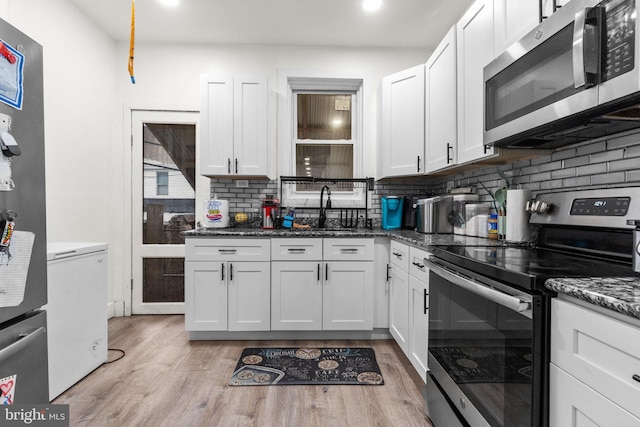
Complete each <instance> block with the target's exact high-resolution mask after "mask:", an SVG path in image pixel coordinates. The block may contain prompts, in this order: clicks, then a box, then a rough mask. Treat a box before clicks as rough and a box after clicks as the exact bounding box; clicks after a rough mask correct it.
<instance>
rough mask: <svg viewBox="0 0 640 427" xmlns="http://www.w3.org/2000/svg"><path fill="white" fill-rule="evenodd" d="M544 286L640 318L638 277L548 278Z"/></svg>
mask: <svg viewBox="0 0 640 427" xmlns="http://www.w3.org/2000/svg"><path fill="white" fill-rule="evenodd" d="M545 286H546V287H547V288H549V289H551V290H552V291H556V292H559V293H564V294H567V295H570V296H572V297H575V298H578V299H581V300H583V301H586V302H589V303H592V304H595V305H598V306H600V307H604V308H608V309H610V310H613V311H617V312H619V313H622V314H626V315H628V316H632V317H635V318H638V319H640V277H589V278H565V279H549V280H547V281H546V282H545Z"/></svg>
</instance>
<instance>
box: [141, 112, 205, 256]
mask: <svg viewBox="0 0 640 427" xmlns="http://www.w3.org/2000/svg"><path fill="white" fill-rule="evenodd" d="M143 137H144V144H143V159H144V160H143V162H144V164H143V175H144V187H143V194H144V196H143V197H144V201H143V230H144V231H143V243H144V244H184V236H181V235H180V233H181V232H182V231H185V230H191V229H193V228H194V226H195V126H194V125H181V124H156V123H147V124H145V125H144V132H143Z"/></svg>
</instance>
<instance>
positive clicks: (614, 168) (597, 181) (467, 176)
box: [211, 133, 640, 225]
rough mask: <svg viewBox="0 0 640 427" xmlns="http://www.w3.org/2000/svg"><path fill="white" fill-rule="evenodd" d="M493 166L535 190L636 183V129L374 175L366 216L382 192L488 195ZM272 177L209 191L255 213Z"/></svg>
mask: <svg viewBox="0 0 640 427" xmlns="http://www.w3.org/2000/svg"><path fill="white" fill-rule="evenodd" d="M498 168H500V171H501V172H502V173H504V174H505V175H506V176H507V178H508V179H509V181H510V184H511V186H512V187H519V188H527V189H530V190H531V191H532V193H533V195H534V196H535V195H536V194H537V193H540V192H549V191H562V190H577V189H587V188H605V187H622V186H640V133H633V134H629V135H625V136H621V137H617V138H614V139H610V140H596V141H592V142H590V143H585V144H582V145H579V146H574V147H570V148H563V149H558V150H556V151H554V152H552V153H551V154H550V155H547V156H544V157H540V158H536V159H532V160H524V161H521V162H517V163H514V164H510V165H500V166H491V167H487V168H482V169H474V170H471V171H467V172H464V173H461V174H455V175H449V176H438V177H422V178H421V177H417V178H416V177H412V178H397V179H389V180H383V181H377V182H376V185H375V190H374V191H373V193H372V194H371V198H370V203H369V213H368V216H369V218H372V219H373V220H374V225H376V224H379V221H380V217H381V205H380V198H381V197H382V196H387V195H398V196H407V195H424V196H425V197H429V196H432V195H438V194H444V193H446V192H447V188H448V186H451V185H453V186H454V187H467V186H475V187H477V193H478V194H479V195H480V196H481V199H482V200H486V201H489V200H491V198H490V196H489V194H488V193H487V192H486V191H485V190H484V189H483V187H482V186H481V185H480V184H479V183H482V184H484V186H485V187H486V188H488V189H489V190H490V191H495V190H496V189H498V188H500V187H502V186H503V185H504V180H503V179H502V178H501V177H500V174H499V173H498ZM278 190H279V184H278V181H268V180H249V188H236V182H235V180H233V179H226V178H220V179H211V196H212V197H213V196H214V195H215V194H217V196H218V197H220V198H224V199H227V200H229V208H230V211H231V213H232V214H233V213H236V212H249V213H252V214H253V215H255V216H259V211H260V205H261V203H262V199H263V198H265V197H266V196H267V194H273V195H274V196H275V197H277V194H278Z"/></svg>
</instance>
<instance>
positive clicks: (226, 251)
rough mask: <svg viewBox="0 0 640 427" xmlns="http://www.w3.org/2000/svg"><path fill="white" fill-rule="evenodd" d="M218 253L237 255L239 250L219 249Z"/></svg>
mask: <svg viewBox="0 0 640 427" xmlns="http://www.w3.org/2000/svg"><path fill="white" fill-rule="evenodd" d="M218 252H219V253H221V254H235V253H236V252H238V250H237V249H218Z"/></svg>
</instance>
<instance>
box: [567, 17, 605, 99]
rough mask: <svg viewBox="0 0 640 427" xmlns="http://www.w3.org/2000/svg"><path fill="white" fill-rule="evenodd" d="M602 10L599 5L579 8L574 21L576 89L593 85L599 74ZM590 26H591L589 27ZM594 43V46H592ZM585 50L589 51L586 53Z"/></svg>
mask: <svg viewBox="0 0 640 427" xmlns="http://www.w3.org/2000/svg"><path fill="white" fill-rule="evenodd" d="M601 21H602V11H601V10H600V8H597V7H587V8H584V9H582V10H579V11H578V12H577V13H576V15H575V20H574V23H573V52H572V56H573V82H574V86H575V88H576V89H578V88H581V87H586V88H589V87H592V86H595V84H596V78H597V74H598V69H597V68H598V67H597V64H598V60H599V58H598V49H599V46H598V44H599V37H598V32H599V31H600V29H599V28H600V26H601V24H600V22H601ZM588 27H591V28H590V29H588ZM592 45H593V46H592ZM585 52H587V53H586V54H585Z"/></svg>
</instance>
